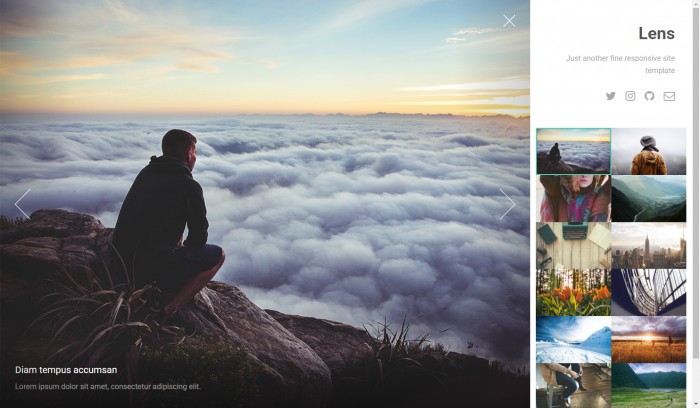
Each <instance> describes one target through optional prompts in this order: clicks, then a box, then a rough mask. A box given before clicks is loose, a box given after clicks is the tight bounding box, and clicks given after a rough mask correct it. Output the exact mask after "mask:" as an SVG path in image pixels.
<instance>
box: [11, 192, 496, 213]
mask: <svg viewBox="0 0 700 408" xmlns="http://www.w3.org/2000/svg"><path fill="white" fill-rule="evenodd" d="M30 191H32V189H31V188H30V189H28V190H27V192H26V193H24V194H22V197H20V198H19V200H17V201H15V207H17V209H18V210H19V211H20V212H21V213H22V214H24V216H25V217H27V218H29V216H28V215H27V213H25V212H24V211H22V209H21V208H19V206H18V205H17V203H19V202H20V200H21V199H23V198H24V196H26V195H27V193H28V192H30ZM501 191H503V190H501Z"/></svg>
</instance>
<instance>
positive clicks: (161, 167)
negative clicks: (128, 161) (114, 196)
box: [113, 156, 209, 285]
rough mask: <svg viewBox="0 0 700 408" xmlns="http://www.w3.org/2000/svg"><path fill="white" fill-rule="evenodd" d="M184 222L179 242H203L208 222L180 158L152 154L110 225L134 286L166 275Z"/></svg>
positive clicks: (201, 200) (201, 199)
mask: <svg viewBox="0 0 700 408" xmlns="http://www.w3.org/2000/svg"><path fill="white" fill-rule="evenodd" d="M185 224H186V225H187V228H188V231H189V232H188V235H187V239H186V240H185V242H184V244H185V245H203V244H206V242H207V228H209V223H208V222H207V209H206V206H205V205H204V195H203V194H202V187H201V186H200V185H199V183H197V182H196V181H195V180H194V179H193V178H192V172H190V169H189V168H187V166H186V165H185V163H183V162H182V161H180V160H178V159H176V158H173V157H168V156H161V157H156V156H153V157H151V162H150V163H149V164H148V165H147V166H146V167H144V168H143V170H141V172H140V173H139V175H138V176H137V177H136V180H134V184H133V185H132V186H131V189H130V190H129V193H128V194H127V195H126V198H125V199H124V203H123V204H122V208H121V210H120V211H119V218H118V219H117V225H116V227H115V228H114V239H113V242H114V246H115V248H116V249H117V251H118V252H119V254H120V256H121V257H122V259H123V260H124V262H125V264H126V266H127V269H129V270H131V271H133V273H134V275H135V278H136V284H137V285H143V284H146V283H150V282H152V281H154V280H158V279H159V278H160V277H161V276H163V275H164V274H165V276H167V272H168V269H170V268H172V265H173V264H172V262H173V261H172V255H173V249H174V248H175V247H176V246H177V245H178V242H179V241H180V238H181V237H182V234H183V232H184V231H185Z"/></svg>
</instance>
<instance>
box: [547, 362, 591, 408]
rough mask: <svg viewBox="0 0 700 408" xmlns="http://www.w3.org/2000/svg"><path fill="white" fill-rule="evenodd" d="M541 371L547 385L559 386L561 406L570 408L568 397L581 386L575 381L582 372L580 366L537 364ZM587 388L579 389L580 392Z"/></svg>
mask: <svg viewBox="0 0 700 408" xmlns="http://www.w3.org/2000/svg"><path fill="white" fill-rule="evenodd" d="M538 365H539V366H540V370H541V371H542V377H543V378H544V380H545V381H546V382H547V384H549V385H552V386H557V385H561V386H562V387H564V391H563V392H562V393H561V406H562V407H564V408H571V400H570V398H569V397H571V395H572V394H573V393H575V392H576V391H577V390H578V389H579V384H581V386H582V385H583V384H582V383H581V382H579V381H578V380H577V379H578V378H580V377H581V375H582V373H583V370H582V368H581V365H580V364H570V365H568V366H570V367H571V368H569V367H567V365H562V364H557V363H546V364H538ZM587 390H588V389H587V388H585V389H584V388H583V387H581V391H587Z"/></svg>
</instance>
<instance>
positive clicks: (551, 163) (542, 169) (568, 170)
mask: <svg viewBox="0 0 700 408" xmlns="http://www.w3.org/2000/svg"><path fill="white" fill-rule="evenodd" d="M548 156H549V155H548V154H547V152H538V153H537V174H607V173H608V172H607V171H605V170H593V169H589V168H587V167H582V166H577V165H575V164H568V163H566V162H565V161H564V160H552V159H550V158H549V157H548Z"/></svg>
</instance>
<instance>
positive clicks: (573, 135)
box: [537, 129, 610, 142]
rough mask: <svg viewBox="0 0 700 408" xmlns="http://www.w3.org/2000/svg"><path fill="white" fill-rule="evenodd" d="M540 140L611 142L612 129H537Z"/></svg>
mask: <svg viewBox="0 0 700 408" xmlns="http://www.w3.org/2000/svg"><path fill="white" fill-rule="evenodd" d="M537 140H538V141H540V142H545V141H547V142H549V141H551V142H609V141H610V129H537Z"/></svg>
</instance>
